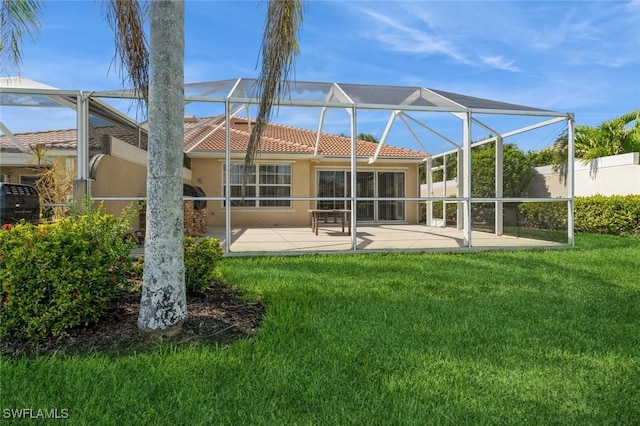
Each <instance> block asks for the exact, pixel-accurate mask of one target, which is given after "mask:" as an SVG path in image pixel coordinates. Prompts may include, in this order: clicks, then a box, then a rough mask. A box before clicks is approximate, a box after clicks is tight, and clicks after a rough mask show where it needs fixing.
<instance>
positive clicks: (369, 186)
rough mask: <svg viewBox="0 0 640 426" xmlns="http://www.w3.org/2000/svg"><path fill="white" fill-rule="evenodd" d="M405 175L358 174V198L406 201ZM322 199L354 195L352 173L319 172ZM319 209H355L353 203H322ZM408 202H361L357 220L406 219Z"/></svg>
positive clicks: (322, 201) (358, 206)
mask: <svg viewBox="0 0 640 426" xmlns="http://www.w3.org/2000/svg"><path fill="white" fill-rule="evenodd" d="M404 184H405V182H404V173H403V172H369V171H366V172H358V174H357V177H356V195H357V196H358V197H362V198H375V197H377V198H402V197H404V196H405V188H404ZM317 194H318V197H327V198H338V197H350V196H351V172H348V171H342V170H337V171H336V170H321V171H318V191H317ZM317 206H318V207H317V208H319V209H328V210H333V209H344V208H347V209H349V208H351V202H350V201H349V200H344V201H343V200H318V202H317ZM404 207H405V202H404V201H394V200H390V201H384V200H378V201H374V200H358V203H357V209H356V218H357V220H360V221H367V222H378V221H390V220H404V219H405V211H404V210H405V208H404Z"/></svg>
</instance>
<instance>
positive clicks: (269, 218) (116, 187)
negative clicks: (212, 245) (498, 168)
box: [0, 116, 425, 227]
mask: <svg viewBox="0 0 640 426" xmlns="http://www.w3.org/2000/svg"><path fill="white" fill-rule="evenodd" d="M231 123H232V124H231V128H230V135H231V142H230V145H231V146H230V153H231V155H230V159H231V174H230V176H231V194H230V195H231V196H232V197H241V196H242V175H243V162H244V156H245V151H246V146H247V141H248V139H249V135H250V133H251V124H252V123H250V122H249V121H248V120H247V119H242V118H232V119H231ZM117 130H118V129H114V128H113V127H102V128H92V129H91V132H90V153H89V155H90V157H91V178H92V181H91V194H92V196H94V197H143V196H144V194H145V188H146V187H145V180H146V167H145V165H146V152H145V151H144V150H143V149H142V148H145V146H144V143H139V142H137V141H139V140H143V141H144V140H146V135H145V137H143V138H140V137H139V135H138V137H137V138H135V137H130V135H127V134H124V133H121V132H120V133H119V132H118V131H117ZM13 136H14V137H15V139H17V140H18V141H19V144H22V145H23V148H24V147H30V146H35V145H36V144H41V145H44V146H45V147H46V148H47V151H48V155H49V157H50V158H52V159H57V161H63V162H64V164H65V166H66V167H67V169H71V168H73V167H74V164H75V163H74V162H75V155H76V140H75V130H56V131H48V132H33V133H22V134H15V135H13ZM138 145H142V146H141V147H138ZM377 148H378V144H377V143H375V142H368V141H358V142H357V183H356V191H357V192H356V193H357V195H358V196H359V197H371V198H412V197H413V198H415V197H418V196H419V192H418V189H419V188H418V169H419V165H420V164H421V163H422V160H423V159H424V157H425V154H424V153H421V152H418V151H413V150H409V149H404V148H398V147H393V146H389V145H385V146H383V147H382V149H381V151H380V153H379V155H378V157H377V160H376V161H375V162H374V163H373V164H369V161H368V160H369V158H370V157H372V156H373V155H374V153H375V152H376V149H377ZM0 153H1V154H2V157H1V159H0V175H2V176H3V178H4V179H7V180H8V181H11V182H20V181H25V180H28V179H29V178H27V176H31V179H33V177H32V176H35V174H36V173H37V171H36V170H35V169H34V168H33V165H32V164H30V161H32V156H31V155H30V154H29V153H28V152H24V150H23V149H20V148H19V147H18V145H16V143H15V140H11V139H10V138H8V137H7V136H6V135H2V136H0ZM185 154H186V159H185V169H184V170H183V176H184V181H185V183H189V184H192V185H194V186H199V187H200V188H202V190H203V191H204V192H205V194H206V196H207V197H214V198H215V197H218V199H216V200H209V201H208V212H209V216H208V226H210V227H223V226H224V225H225V223H224V221H225V214H224V213H225V206H224V200H223V199H222V197H224V196H225V193H224V190H225V184H224V176H225V173H224V170H225V169H224V168H225V126H224V117H223V116H219V117H209V118H195V117H185ZM250 175H251V176H250V179H249V182H248V185H247V187H246V193H245V198H244V199H236V200H234V201H233V202H232V206H233V208H232V216H231V220H232V224H231V225H232V226H233V227H273V226H308V225H309V212H308V210H309V209H313V208H322V209H345V208H350V201H345V200H335V199H333V200H319V201H314V200H311V199H310V198H314V197H327V198H341V197H348V196H349V195H350V194H351V178H350V176H351V139H350V138H349V137H343V136H335V135H329V134H325V133H322V134H320V136H319V137H318V133H317V132H315V131H310V130H305V129H300V128H294V127H289V126H284V125H280V124H269V125H268V126H267V129H266V130H265V133H264V135H263V137H262V140H261V141H260V144H259V149H258V157H257V160H256V163H255V166H254V170H252V173H251V174H250ZM23 179H24V180H23ZM110 203H112V205H111V206H110V207H111V208H110V210H113V211H117V210H118V209H120V208H121V207H123V206H124V205H125V204H126V202H124V201H121V202H110ZM116 207H117V208H116ZM357 218H358V221H360V222H366V223H382V222H400V223H417V222H418V218H419V213H418V205H417V202H416V201H410V200H393V199H392V200H388V201H387V200H383V199H372V200H363V201H359V202H358V205H357Z"/></svg>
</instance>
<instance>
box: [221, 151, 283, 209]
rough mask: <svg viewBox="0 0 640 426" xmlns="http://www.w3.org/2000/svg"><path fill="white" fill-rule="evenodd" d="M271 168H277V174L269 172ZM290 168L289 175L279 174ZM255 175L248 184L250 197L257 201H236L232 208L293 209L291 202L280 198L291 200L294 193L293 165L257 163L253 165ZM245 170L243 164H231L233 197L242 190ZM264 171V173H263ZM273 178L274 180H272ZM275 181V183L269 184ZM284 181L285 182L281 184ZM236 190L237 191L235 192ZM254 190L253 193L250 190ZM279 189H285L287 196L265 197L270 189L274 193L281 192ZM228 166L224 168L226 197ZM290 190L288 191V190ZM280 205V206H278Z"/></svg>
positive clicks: (223, 182)
mask: <svg viewBox="0 0 640 426" xmlns="http://www.w3.org/2000/svg"><path fill="white" fill-rule="evenodd" d="M269 168H275V169H276V172H275V173H274V172H269V170H268V169H269ZM286 168H288V173H286V172H285V173H278V171H280V169H286ZM253 169H254V171H253V173H252V174H250V175H249V178H248V182H247V194H249V193H253V194H252V195H247V196H248V197H255V198H256V200H244V201H242V200H236V201H231V207H232V208H247V209H290V208H291V207H292V202H291V200H282V199H279V198H280V197H284V198H290V197H291V194H292V192H293V183H292V182H293V164H292V163H284V162H268V163H267V162H265V163H255V164H254V165H253ZM243 170H244V164H243V163H231V174H230V176H231V185H230V186H231V196H232V197H236V196H239V195H236V194H240V192H239V191H241V188H242V173H243ZM263 170H264V173H263ZM270 178H272V179H270ZM269 180H273V182H269ZM281 180H284V182H279V181H281ZM234 188H235V191H234ZM251 188H253V190H252V191H250V189H251ZM277 188H285V192H288V194H287V195H283V194H276V195H271V196H264V195H263V194H265V193H267V192H268V190H269V189H271V190H272V191H275V192H278V191H280V190H279V189H277ZM226 189H227V186H226V165H223V166H222V194H223V195H224V196H226ZM286 189H288V191H287V190H286ZM225 203H226V200H223V201H222V207H226V204H225ZM278 204H280V205H278Z"/></svg>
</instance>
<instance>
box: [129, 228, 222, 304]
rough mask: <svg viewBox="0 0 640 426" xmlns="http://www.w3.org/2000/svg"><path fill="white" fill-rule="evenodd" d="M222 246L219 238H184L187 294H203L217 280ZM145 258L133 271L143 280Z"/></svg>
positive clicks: (142, 258)
mask: <svg viewBox="0 0 640 426" xmlns="http://www.w3.org/2000/svg"><path fill="white" fill-rule="evenodd" d="M222 254H223V252H222V246H221V245H220V240H218V239H217V238H194V237H185V238H184V269H185V270H184V281H185V287H186V290H187V293H189V294H198V293H203V292H204V291H205V290H206V289H207V287H208V286H209V283H210V282H211V280H213V279H215V278H217V273H218V265H219V263H220V259H221V258H222ZM143 268H144V257H143V256H140V257H139V258H138V260H137V262H136V263H135V264H134V267H133V270H134V272H135V274H136V275H137V277H138V278H142V276H143Z"/></svg>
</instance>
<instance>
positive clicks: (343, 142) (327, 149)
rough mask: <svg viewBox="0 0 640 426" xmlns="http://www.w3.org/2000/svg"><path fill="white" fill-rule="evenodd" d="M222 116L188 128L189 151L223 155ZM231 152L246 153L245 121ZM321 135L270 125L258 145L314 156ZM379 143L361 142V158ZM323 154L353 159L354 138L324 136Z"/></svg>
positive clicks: (234, 129) (235, 124)
mask: <svg viewBox="0 0 640 426" xmlns="http://www.w3.org/2000/svg"><path fill="white" fill-rule="evenodd" d="M222 121H223V118H221V117H212V118H203V119H200V120H199V123H198V124H197V125H191V126H189V127H187V126H185V142H186V143H185V151H187V152H222V151H224V146H225V138H224V133H225V128H224V126H223V125H222V126H221V125H220V124H221V123H222ZM230 134H231V151H232V152H245V151H246V149H247V142H248V140H249V135H250V134H251V126H250V124H249V122H248V120H246V119H244V118H232V119H231V129H230ZM316 137H317V132H315V131H312V130H306V129H300V128H296V127H291V126H285V125H282V124H273V123H270V124H268V125H267V127H266V129H265V131H264V134H263V137H262V139H261V141H260V144H259V146H258V152H259V153H282V154H299V153H306V154H313V152H314V150H315V145H316ZM377 148H378V144H377V143H375V142H368V141H363V140H359V141H358V145H357V155H358V156H360V157H369V156H372V155H374V153H375V151H376V149H377ZM318 153H319V155H322V156H325V157H349V156H350V155H351V138H349V137H345V136H337V135H331V134H327V133H322V134H321V136H320V145H319V150H318ZM425 156H426V154H424V153H422V152H419V151H414V150H410V149H406V148H399V147H395V146H390V145H384V146H383V147H382V150H381V152H380V157H382V158H424V157H425Z"/></svg>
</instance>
